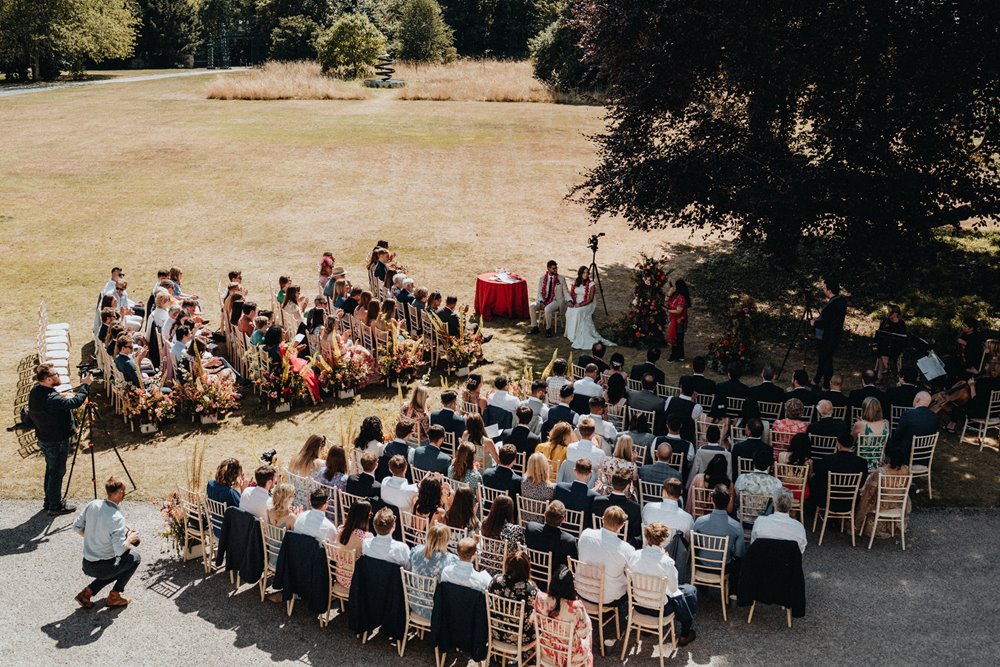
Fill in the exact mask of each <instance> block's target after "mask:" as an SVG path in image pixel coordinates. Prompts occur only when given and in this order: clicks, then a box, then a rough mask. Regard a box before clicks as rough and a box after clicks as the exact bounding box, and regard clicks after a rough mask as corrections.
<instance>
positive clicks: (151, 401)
mask: <svg viewBox="0 0 1000 667" xmlns="http://www.w3.org/2000/svg"><path fill="white" fill-rule="evenodd" d="M121 396H122V409H123V411H124V413H125V415H126V416H128V417H129V418H131V419H132V420H133V421H138V422H148V423H152V424H163V423H164V422H165V421H167V420H169V419H173V418H174V417H175V416H176V415H177V405H176V403H175V402H174V395H173V394H172V393H170V394H164V393H163V391H162V390H161V389H160V388H159V387H155V386H154V387H150V388H149V389H140V388H139V387H137V386H135V385H134V384H126V385H124V386H123V387H122V392H121Z"/></svg>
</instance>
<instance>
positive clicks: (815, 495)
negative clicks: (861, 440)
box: [809, 433, 868, 512]
mask: <svg viewBox="0 0 1000 667" xmlns="http://www.w3.org/2000/svg"><path fill="white" fill-rule="evenodd" d="M857 472H859V473H861V483H862V484H864V483H865V478H866V477H867V476H868V462H867V461H865V460H864V459H863V458H861V457H860V456H858V455H857V454H855V453H854V441H853V440H852V439H851V436H850V435H848V434H846V433H841V434H840V436H839V439H838V440H837V449H836V450H835V451H834V452H833V453H832V454H827V455H826V456H824V457H823V458H821V459H820V460H819V461H817V462H816V466H815V467H814V468H813V474H812V477H810V478H809V500H810V503H812V504H815V505H816V506H817V507H825V505H826V490H827V482H828V481H829V478H830V473H857ZM858 488H860V487H858ZM830 509H831V510H832V511H834V512H846V511H849V510H850V509H851V504H850V502H847V501H840V502H833V503H831V504H830Z"/></svg>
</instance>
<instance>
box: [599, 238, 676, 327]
mask: <svg viewBox="0 0 1000 667" xmlns="http://www.w3.org/2000/svg"><path fill="white" fill-rule="evenodd" d="M672 272H673V269H669V268H667V258H666V257H649V256H647V255H646V254H642V255H640V260H639V262H637V263H636V265H635V268H634V269H633V271H632V280H633V282H634V283H635V288H634V296H633V297H632V304H631V305H632V307H631V308H630V309H629V310H628V311H626V312H625V314H624V315H622V316H621V317H619V318H618V319H617V320H615V321H614V322H613V323H612V330H613V331H614V332H615V334H616V335H617V337H618V339H619V341H620V342H621V343H623V344H625V345H632V346H640V345H662V344H663V343H664V341H665V339H666V333H667V302H666V286H667V283H668V281H669V276H670V274H671V273H672Z"/></svg>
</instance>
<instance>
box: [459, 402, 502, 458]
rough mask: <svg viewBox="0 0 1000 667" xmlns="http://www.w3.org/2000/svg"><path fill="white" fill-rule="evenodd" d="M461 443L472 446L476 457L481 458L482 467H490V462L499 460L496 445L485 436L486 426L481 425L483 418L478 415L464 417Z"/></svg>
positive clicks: (491, 439)
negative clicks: (463, 431)
mask: <svg viewBox="0 0 1000 667" xmlns="http://www.w3.org/2000/svg"><path fill="white" fill-rule="evenodd" d="M461 442H462V443H464V444H467V445H472V447H473V451H474V452H475V453H476V455H479V456H482V457H483V458H482V460H481V461H480V465H482V466H484V467H485V466H487V465H492V464H491V463H490V461H496V460H497V459H498V458H499V454H498V453H497V446H496V443H495V442H493V438H491V437H489V436H488V435H486V424H484V423H483V418H482V417H481V416H480V415H477V414H473V415H469V416H468V417H466V419H465V433H463V434H462V437H461Z"/></svg>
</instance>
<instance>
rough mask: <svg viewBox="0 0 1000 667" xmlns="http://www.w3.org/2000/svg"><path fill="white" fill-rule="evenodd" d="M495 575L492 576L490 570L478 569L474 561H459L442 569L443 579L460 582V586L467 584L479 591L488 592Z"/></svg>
mask: <svg viewBox="0 0 1000 667" xmlns="http://www.w3.org/2000/svg"><path fill="white" fill-rule="evenodd" d="M492 580H493V577H491V576H490V573H489V572H486V571H485V570H477V569H476V568H474V567H472V563H467V562H465V561H462V560H460V561H458V562H457V563H452V564H451V565H445V566H444V569H443V570H441V581H442V582H444V581H447V582H448V583H451V584H458V585H459V586H466V587H468V588H474V589H476V590H477V591H482V592H484V593H485V592H486V589H487V588H489V585H490V582H491V581H492Z"/></svg>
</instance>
